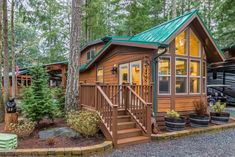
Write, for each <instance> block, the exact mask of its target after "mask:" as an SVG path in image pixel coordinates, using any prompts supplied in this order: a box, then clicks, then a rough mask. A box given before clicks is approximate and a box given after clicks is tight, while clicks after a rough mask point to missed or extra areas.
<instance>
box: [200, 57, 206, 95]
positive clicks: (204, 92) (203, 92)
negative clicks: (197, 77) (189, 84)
mask: <svg viewBox="0 0 235 157" xmlns="http://www.w3.org/2000/svg"><path fill="white" fill-rule="evenodd" d="M203 63H205V69H203ZM201 70H202V71H203V70H205V71H204V72H205V76H203V73H202V85H203V81H204V79H205V87H204V90H205V91H203V87H202V94H206V93H207V68H206V61H202V69H201Z"/></svg>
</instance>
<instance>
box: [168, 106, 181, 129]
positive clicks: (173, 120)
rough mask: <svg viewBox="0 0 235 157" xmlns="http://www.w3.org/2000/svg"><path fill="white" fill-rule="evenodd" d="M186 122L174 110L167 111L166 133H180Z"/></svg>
mask: <svg viewBox="0 0 235 157" xmlns="http://www.w3.org/2000/svg"><path fill="white" fill-rule="evenodd" d="M185 124H186V120H185V118H184V117H182V116H180V114H179V113H178V112H176V111H174V110H171V111H168V112H167V114H166V117H165V125H166V130H167V131H180V130H183V129H184V128H185Z"/></svg>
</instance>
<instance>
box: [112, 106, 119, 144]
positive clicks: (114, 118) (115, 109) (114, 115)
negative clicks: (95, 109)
mask: <svg viewBox="0 0 235 157" xmlns="http://www.w3.org/2000/svg"><path fill="white" fill-rule="evenodd" d="M117 114H118V106H117V105H113V113H112V121H113V122H112V135H113V144H114V147H117Z"/></svg>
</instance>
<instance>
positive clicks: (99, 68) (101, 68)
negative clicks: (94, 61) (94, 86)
mask: <svg viewBox="0 0 235 157" xmlns="http://www.w3.org/2000/svg"><path fill="white" fill-rule="evenodd" d="M99 70H103V81H102V82H101V81H98V71H99ZM96 81H97V82H99V83H104V68H103V67H98V68H97V70H96Z"/></svg>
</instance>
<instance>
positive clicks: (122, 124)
mask: <svg viewBox="0 0 235 157" xmlns="http://www.w3.org/2000/svg"><path fill="white" fill-rule="evenodd" d="M135 126H136V125H135V122H120V123H118V124H117V127H118V130H124V129H131V128H135Z"/></svg>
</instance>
